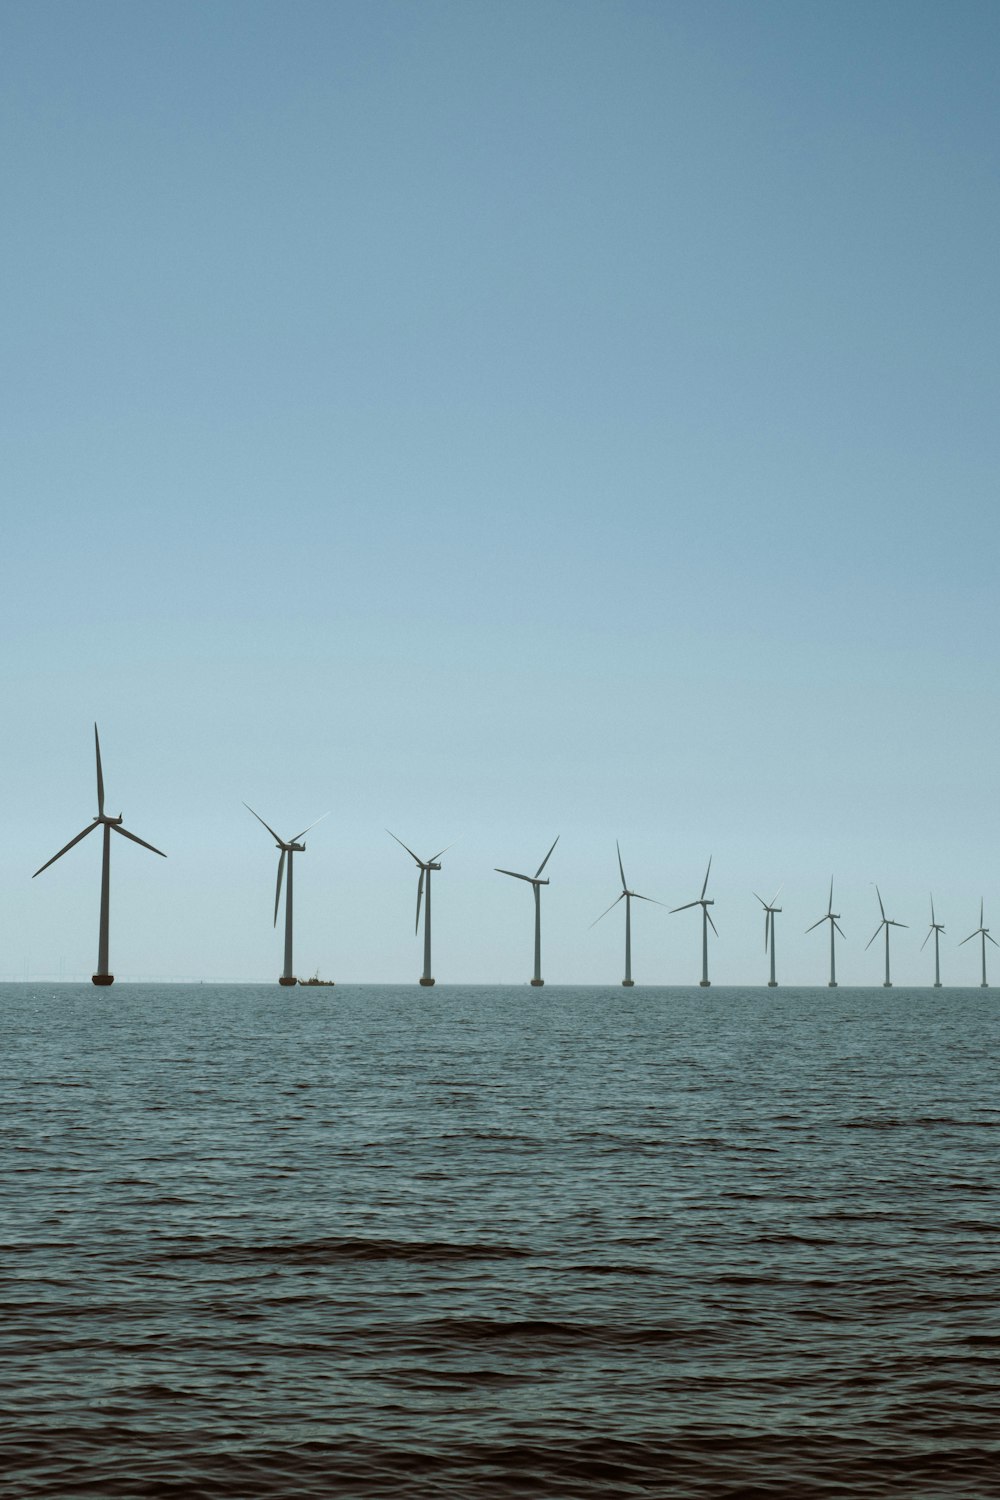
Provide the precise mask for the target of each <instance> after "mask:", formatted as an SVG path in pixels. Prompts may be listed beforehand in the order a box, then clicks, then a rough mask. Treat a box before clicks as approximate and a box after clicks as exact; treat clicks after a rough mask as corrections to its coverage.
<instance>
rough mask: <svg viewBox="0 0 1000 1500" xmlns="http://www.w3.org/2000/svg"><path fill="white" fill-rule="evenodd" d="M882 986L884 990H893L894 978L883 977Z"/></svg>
mask: <svg viewBox="0 0 1000 1500" xmlns="http://www.w3.org/2000/svg"><path fill="white" fill-rule="evenodd" d="M882 988H883V989H884V990H891V989H892V980H891V979H883V981H882Z"/></svg>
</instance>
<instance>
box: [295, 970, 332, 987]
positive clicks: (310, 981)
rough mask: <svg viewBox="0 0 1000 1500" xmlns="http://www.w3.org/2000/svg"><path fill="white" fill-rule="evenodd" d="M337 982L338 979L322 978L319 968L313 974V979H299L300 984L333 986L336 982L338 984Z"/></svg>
mask: <svg viewBox="0 0 1000 1500" xmlns="http://www.w3.org/2000/svg"><path fill="white" fill-rule="evenodd" d="M336 982H337V981H336V980H335V979H320V977H319V970H318V969H317V970H316V972H315V974H314V975H313V976H312V978H311V979H300V980H299V984H307V985H308V984H326V985H330V986H333V985H334V984H336Z"/></svg>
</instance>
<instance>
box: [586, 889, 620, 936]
mask: <svg viewBox="0 0 1000 1500" xmlns="http://www.w3.org/2000/svg"><path fill="white" fill-rule="evenodd" d="M624 900H625V892H624V891H622V893H621V895H620V896H616V897H615V899H614V900H613V901H612V903H611V905H610V906H608V907H606V908H605V909H604V911H602V912H601V916H600V917H595V918H594V920H593V921H592V922H591V924H590V925H591V927H596V926H597V924H598V922H599V921H600V920H601V918H602V917H606V916H607V914H608V912H609V911H613V910H614V908H615V907H616V906H617V905H618V903H619V901H624Z"/></svg>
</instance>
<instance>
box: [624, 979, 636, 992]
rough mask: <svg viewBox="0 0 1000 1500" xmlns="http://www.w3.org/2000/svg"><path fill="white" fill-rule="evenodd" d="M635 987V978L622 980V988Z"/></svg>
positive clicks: (629, 988)
mask: <svg viewBox="0 0 1000 1500" xmlns="http://www.w3.org/2000/svg"><path fill="white" fill-rule="evenodd" d="M634 987H635V980H634V979H623V980H622V989H625V990H631V989H634Z"/></svg>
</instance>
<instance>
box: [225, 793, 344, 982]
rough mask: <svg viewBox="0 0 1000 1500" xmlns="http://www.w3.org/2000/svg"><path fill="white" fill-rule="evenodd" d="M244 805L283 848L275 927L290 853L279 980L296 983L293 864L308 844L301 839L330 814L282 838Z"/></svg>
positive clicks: (279, 871) (275, 896)
mask: <svg viewBox="0 0 1000 1500" xmlns="http://www.w3.org/2000/svg"><path fill="white" fill-rule="evenodd" d="M243 806H244V807H245V808H246V810H247V812H249V813H253V815H254V817H255V818H256V819H257V822H258V823H261V824H263V826H264V827H265V828H266V829H267V831H268V833H269V834H270V835H271V837H272V838H273V839H274V842H275V843H276V844H277V846H278V848H279V849H280V850H281V855H280V858H279V859H278V884H277V885H276V886H275V890H274V925H275V927H277V925H278V906H279V905H280V903H281V881H282V877H283V876H284V873H285V855H286V854H287V855H288V881H287V883H286V885H285V963H284V967H283V968H282V971H281V978H280V979H279V980H278V983H279V984H284V985H289V984H295V983H296V979H295V972H294V969H293V967H292V864H293V860H294V857H295V855H296V854H304V853H305V848H306V846H305V844H303V843H301V842H300V840H302V839H304V838H305V836H306V834H307V833H309V832H310V830H311V829H313V828H315V827H316V824H317V823H322V821H323V818H328V817H329V816H330V814H329V813H324V814H323V818H317V819H316V822H315V823H310V824H309V827H308V828H303V830H302V832H301V833H297V834H296V835H295V837H294V838H291V839H282V838H279V837H278V835H277V834H276V833H275V831H274V829H273V828H272V827H271V825H270V823H265V822H264V819H263V818H262V817H261V815H260V813H255V812H253V808H252V807H251V806H250V804H249V802H244V804H243Z"/></svg>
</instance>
